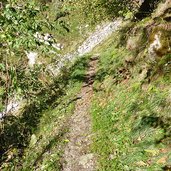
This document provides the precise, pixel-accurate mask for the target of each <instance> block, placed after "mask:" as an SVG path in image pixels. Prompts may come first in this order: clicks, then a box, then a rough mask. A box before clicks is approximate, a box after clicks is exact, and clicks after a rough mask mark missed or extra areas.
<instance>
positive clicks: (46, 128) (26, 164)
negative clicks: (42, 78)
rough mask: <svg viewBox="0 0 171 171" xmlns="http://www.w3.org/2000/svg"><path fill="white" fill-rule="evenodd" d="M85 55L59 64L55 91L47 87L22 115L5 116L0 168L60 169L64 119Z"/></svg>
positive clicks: (73, 98)
mask: <svg viewBox="0 0 171 171" xmlns="http://www.w3.org/2000/svg"><path fill="white" fill-rule="evenodd" d="M88 58H89V57H88V56H87V57H85V58H82V59H79V60H77V61H76V62H75V63H74V64H73V66H72V67H64V68H63V72H62V73H61V75H59V78H58V79H57V80H56V83H55V84H56V85H54V87H56V89H55V93H54V92H53V89H49V87H47V89H46V90H44V91H43V92H41V93H40V95H39V96H38V98H37V99H34V100H32V101H30V105H29V104H28V106H27V108H26V109H25V111H24V113H23V115H22V116H18V117H17V116H16V117H15V116H9V117H6V118H5V120H4V122H2V123H1V125H2V127H1V128H2V129H1V135H0V136H1V137H0V138H1V162H3V164H2V166H1V170H9V169H10V170H29V171H30V170H60V168H61V159H60V157H61V155H62V151H63V150H62V147H63V146H64V145H65V142H66V141H65V140H64V138H63V135H64V134H65V133H66V132H67V130H68V128H67V119H68V117H69V116H70V115H71V114H72V112H73V110H74V104H75V101H76V100H77V93H78V92H79V90H80V88H81V85H82V81H83V80H84V78H85V70H86V68H87V64H88ZM58 86H60V87H58ZM57 87H58V89H57ZM3 140H5V141H3Z"/></svg>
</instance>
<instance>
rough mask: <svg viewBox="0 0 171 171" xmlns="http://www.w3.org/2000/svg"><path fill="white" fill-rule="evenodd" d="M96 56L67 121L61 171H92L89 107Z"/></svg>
mask: <svg viewBox="0 0 171 171" xmlns="http://www.w3.org/2000/svg"><path fill="white" fill-rule="evenodd" d="M97 61H98V60H97V57H92V58H91V61H90V63H89V69H88V72H87V74H86V79H85V82H84V84H83V87H82V89H81V92H80V94H79V97H81V98H80V99H79V100H78V101H77V103H76V107H75V112H74V114H73V115H72V116H71V118H70V121H69V125H70V126H69V128H70V131H69V133H68V134H67V139H68V141H69V142H68V144H67V145H66V147H65V149H64V156H63V159H64V164H63V169H62V170H63V171H94V170H96V169H95V168H96V156H95V154H93V153H91V151H90V145H91V143H92V139H91V137H92V132H91V117H90V114H89V109H90V106H91V99H92V95H93V80H94V76H95V72H96V65H97Z"/></svg>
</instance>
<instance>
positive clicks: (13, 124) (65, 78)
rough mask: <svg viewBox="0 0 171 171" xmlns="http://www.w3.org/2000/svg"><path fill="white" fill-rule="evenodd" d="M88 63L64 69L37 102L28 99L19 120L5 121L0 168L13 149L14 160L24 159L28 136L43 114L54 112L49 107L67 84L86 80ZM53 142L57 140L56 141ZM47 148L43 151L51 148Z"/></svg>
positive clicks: (0, 141) (82, 61)
mask: <svg viewBox="0 0 171 171" xmlns="http://www.w3.org/2000/svg"><path fill="white" fill-rule="evenodd" d="M87 63H88V58H87V57H84V58H81V59H79V60H77V61H76V62H75V64H74V65H73V66H72V67H70V68H63V70H62V74H60V76H59V77H58V78H56V81H55V82H54V84H53V85H50V86H49V87H47V88H45V89H43V90H42V91H41V92H40V93H38V94H37V95H36V98H33V99H29V104H28V105H27V107H26V108H25V109H24V112H23V114H22V116H20V117H15V116H6V117H5V118H4V120H3V121H2V122H1V128H0V164H2V163H3V162H5V161H7V160H8V153H9V152H10V151H11V150H12V149H17V151H18V152H17V154H16V155H17V156H22V155H23V151H24V148H26V147H27V146H28V144H29V141H30V137H31V135H32V134H33V133H34V132H35V131H36V129H37V126H38V124H39V122H40V118H41V117H42V113H43V111H44V110H46V109H48V108H53V106H52V103H54V102H55V101H56V100H57V98H59V97H61V96H64V95H65V91H66V88H67V85H68V84H70V83H74V82H76V81H80V82H81V81H83V80H84V79H85V72H84V71H85V69H86V68H87V67H88V64H87ZM75 73H76V74H75ZM54 107H55V106H54ZM56 139H58V136H57V137H55V140H56ZM50 144H51V143H50ZM50 144H49V146H47V148H46V149H48V148H50V146H51V145H50ZM46 149H45V151H46ZM43 153H44V152H42V154H43ZM40 157H41V155H40ZM37 160H39V159H37Z"/></svg>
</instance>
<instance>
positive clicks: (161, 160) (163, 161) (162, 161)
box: [157, 156, 167, 164]
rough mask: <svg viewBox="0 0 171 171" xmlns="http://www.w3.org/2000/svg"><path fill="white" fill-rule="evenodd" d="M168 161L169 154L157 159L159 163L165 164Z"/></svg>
mask: <svg viewBox="0 0 171 171" xmlns="http://www.w3.org/2000/svg"><path fill="white" fill-rule="evenodd" d="M166 161H167V156H164V157H162V158H160V159H159V160H158V161H157V164H165V163H166Z"/></svg>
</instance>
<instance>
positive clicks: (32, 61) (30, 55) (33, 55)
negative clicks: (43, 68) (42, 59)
mask: <svg viewBox="0 0 171 171" xmlns="http://www.w3.org/2000/svg"><path fill="white" fill-rule="evenodd" d="M25 53H26V55H27V58H28V60H29V61H28V65H29V67H33V66H34V64H35V63H36V59H37V57H38V53H37V52H33V51H30V52H27V51H25Z"/></svg>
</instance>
